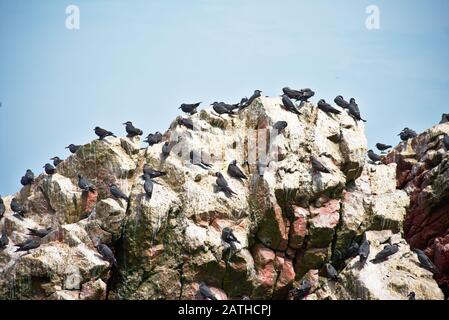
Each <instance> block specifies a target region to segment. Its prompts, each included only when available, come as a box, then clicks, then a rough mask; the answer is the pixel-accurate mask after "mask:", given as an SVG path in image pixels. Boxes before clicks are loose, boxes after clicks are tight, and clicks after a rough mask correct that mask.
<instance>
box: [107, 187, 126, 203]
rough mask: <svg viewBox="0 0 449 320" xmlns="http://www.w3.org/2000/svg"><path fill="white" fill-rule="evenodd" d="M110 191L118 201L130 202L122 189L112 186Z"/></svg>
mask: <svg viewBox="0 0 449 320" xmlns="http://www.w3.org/2000/svg"><path fill="white" fill-rule="evenodd" d="M109 191H110V192H111V194H112V195H113V196H114V197H116V198H117V199H124V200H126V201H129V197H128V196H127V195H126V194H125V193H124V192H123V191H122V190H120V188H119V187H117V185H115V184H111V185H110V186H109Z"/></svg>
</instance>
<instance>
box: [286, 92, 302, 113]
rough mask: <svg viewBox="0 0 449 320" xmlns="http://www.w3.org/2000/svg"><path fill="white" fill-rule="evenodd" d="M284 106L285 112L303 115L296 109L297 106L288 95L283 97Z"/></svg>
mask: <svg viewBox="0 0 449 320" xmlns="http://www.w3.org/2000/svg"><path fill="white" fill-rule="evenodd" d="M282 106H283V107H284V109H285V110H287V111H290V112H293V113H295V114H298V115H299V114H301V113H300V112H299V111H298V109H297V108H296V106H295V104H294V103H293V101H291V100H290V98H289V97H287V95H285V94H284V95H283V96H282Z"/></svg>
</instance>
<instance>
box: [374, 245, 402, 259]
mask: <svg viewBox="0 0 449 320" xmlns="http://www.w3.org/2000/svg"><path fill="white" fill-rule="evenodd" d="M398 251H399V245H398V244H397V243H395V244H387V245H386V246H385V247H384V248H383V249H382V251H380V252H379V253H378V254H376V256H375V257H374V259H373V260H371V262H372V263H379V262H382V261H385V260H386V259H388V257H389V256H391V255H393V254H395V253H396V252H398Z"/></svg>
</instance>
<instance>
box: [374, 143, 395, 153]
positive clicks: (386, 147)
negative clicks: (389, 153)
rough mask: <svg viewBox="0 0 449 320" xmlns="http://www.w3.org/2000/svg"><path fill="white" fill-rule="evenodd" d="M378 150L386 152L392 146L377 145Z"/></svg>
mask: <svg viewBox="0 0 449 320" xmlns="http://www.w3.org/2000/svg"><path fill="white" fill-rule="evenodd" d="M376 148H377V149H378V150H379V151H385V150H388V149H390V148H391V146H390V145H388V144H383V143H376Z"/></svg>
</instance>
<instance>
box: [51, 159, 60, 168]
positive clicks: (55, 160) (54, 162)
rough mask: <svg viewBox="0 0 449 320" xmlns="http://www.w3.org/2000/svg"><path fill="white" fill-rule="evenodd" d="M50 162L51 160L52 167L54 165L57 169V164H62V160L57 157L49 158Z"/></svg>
mask: <svg viewBox="0 0 449 320" xmlns="http://www.w3.org/2000/svg"><path fill="white" fill-rule="evenodd" d="M50 160H53V165H54V166H55V167H57V166H58V164H60V163H61V162H62V160H61V159H60V158H59V157H53V158H51V159H50Z"/></svg>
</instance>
